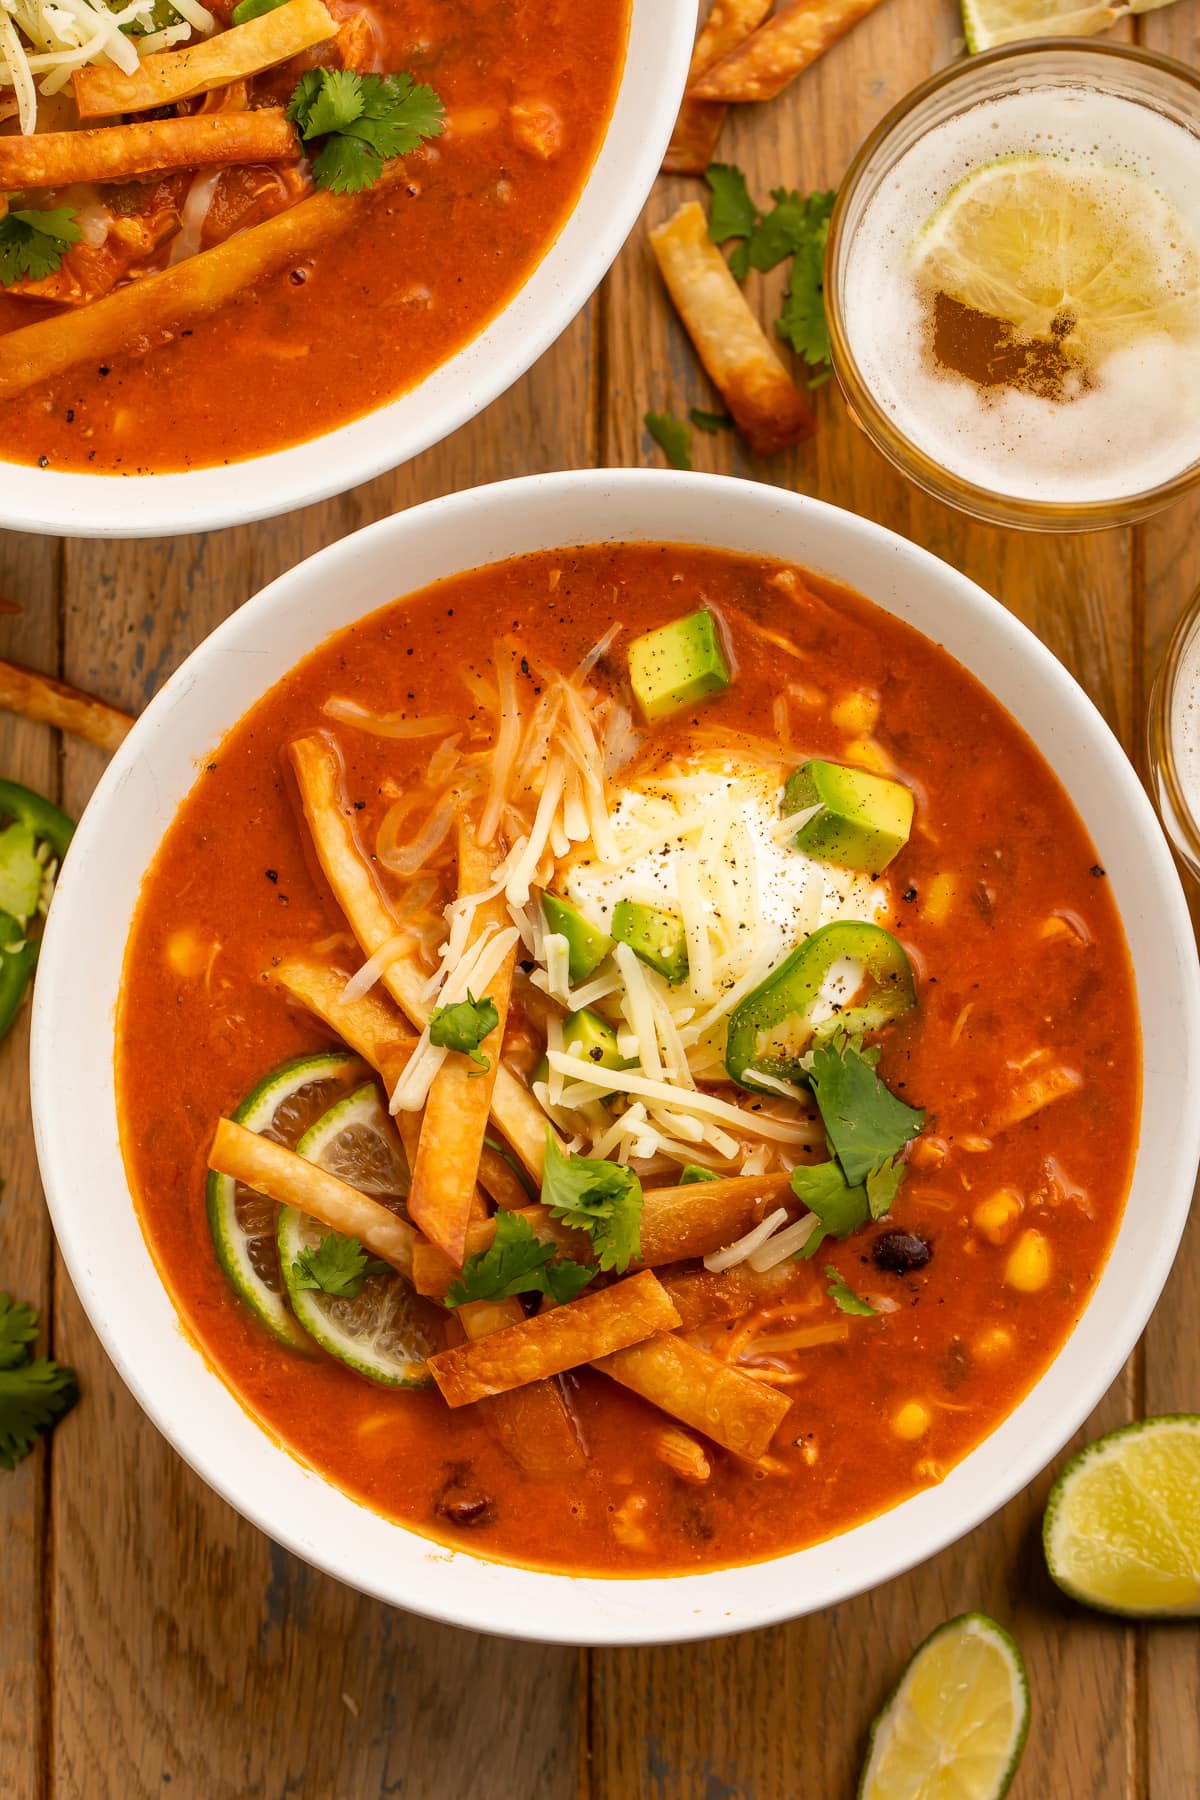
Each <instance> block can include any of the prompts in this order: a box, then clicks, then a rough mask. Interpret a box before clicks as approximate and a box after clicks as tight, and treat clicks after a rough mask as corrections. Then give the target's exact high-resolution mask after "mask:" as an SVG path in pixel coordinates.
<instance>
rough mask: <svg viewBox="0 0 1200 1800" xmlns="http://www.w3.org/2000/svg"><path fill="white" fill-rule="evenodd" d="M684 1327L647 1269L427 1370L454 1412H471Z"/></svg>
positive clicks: (435, 1361)
mask: <svg viewBox="0 0 1200 1800" xmlns="http://www.w3.org/2000/svg"><path fill="white" fill-rule="evenodd" d="M678 1323H679V1314H678V1313H677V1312H676V1311H675V1308H674V1307H673V1306H672V1305H671V1302H670V1300H669V1299H668V1298H667V1296H666V1293H665V1292H664V1290H663V1288H662V1286H661V1284H660V1283H659V1282H658V1281H657V1280H656V1278H655V1277H654V1276H653V1275H652V1274H651V1273H650V1271H649V1270H648V1269H644V1270H643V1271H642V1273H641V1274H640V1275H628V1276H626V1278H625V1279H624V1280H623V1281H618V1282H615V1283H614V1284H613V1286H612V1287H607V1288H602V1289H601V1290H600V1292H599V1293H591V1294H584V1295H583V1296H582V1297H581V1298H579V1299H577V1300H570V1301H568V1302H567V1304H566V1305H565V1306H555V1307H552V1308H551V1309H550V1310H549V1311H548V1312H540V1313H538V1314H537V1315H536V1317H534V1318H532V1319H526V1320H524V1321H523V1323H521V1324H520V1325H508V1326H506V1327H505V1328H504V1330H503V1331H496V1332H493V1333H491V1335H490V1336H488V1337H484V1338H479V1339H478V1340H477V1341H476V1342H475V1343H470V1344H460V1345H457V1346H456V1347H455V1348H454V1349H452V1350H440V1351H439V1352H438V1354H437V1355H436V1356H431V1357H430V1358H429V1362H428V1365H427V1366H428V1369H429V1372H430V1374H431V1375H432V1376H433V1378H434V1380H435V1381H436V1382H437V1384H438V1387H439V1388H440V1389H441V1391H442V1396H443V1398H444V1399H445V1401H446V1404H447V1405H448V1406H453V1407H458V1406H470V1405H471V1403H472V1402H473V1401H475V1400H482V1399H484V1398H485V1397H486V1396H487V1395H488V1394H502V1393H506V1392H507V1391H508V1390H509V1389H510V1388H518V1387H524V1386H526V1384H527V1383H529V1382H531V1381H540V1380H542V1379H544V1378H545V1377H546V1376H548V1375H561V1374H562V1373H563V1372H564V1371H565V1370H567V1369H576V1368H578V1367H579V1365H580V1364H581V1363H587V1362H594V1361H595V1359H596V1358H597V1357H598V1356H607V1355H609V1354H610V1353H611V1352H612V1351H614V1350H624V1349H626V1348H627V1347H628V1346H629V1345H630V1344H636V1343H638V1342H639V1340H640V1339H642V1338H646V1337H652V1336H653V1335H654V1334H655V1333H656V1332H661V1331H670V1330H672V1329H673V1328H674V1327H675V1326H676V1325H678Z"/></svg>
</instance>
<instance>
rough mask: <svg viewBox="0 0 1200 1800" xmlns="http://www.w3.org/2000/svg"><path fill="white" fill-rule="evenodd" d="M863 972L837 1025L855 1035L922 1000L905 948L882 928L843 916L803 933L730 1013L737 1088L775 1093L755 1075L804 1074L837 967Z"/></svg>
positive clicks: (730, 1062)
mask: <svg viewBox="0 0 1200 1800" xmlns="http://www.w3.org/2000/svg"><path fill="white" fill-rule="evenodd" d="M843 961H845V962H848V963H853V964H854V965H855V966H856V967H857V968H858V969H859V970H860V971H861V979H860V981H859V986H858V990H857V992H856V994H855V996H854V1004H853V1005H850V1006H844V1007H842V1008H841V1010H840V1011H839V1012H838V1013H836V1014H835V1015H834V1017H833V1018H832V1020H831V1021H830V1023H831V1025H836V1026H842V1027H844V1028H845V1029H846V1030H847V1031H849V1032H859V1031H878V1030H879V1028H880V1026H882V1025H888V1024H890V1023H891V1021H892V1020H893V1019H898V1018H899V1017H900V1015H901V1014H902V1013H906V1012H908V1011H909V1009H910V1008H911V1007H913V1006H915V1004H916V998H917V996H916V990H915V988H914V985H913V973H912V965H911V964H910V963H909V960H908V957H907V956H906V955H905V953H904V949H903V947H902V945H901V944H900V943H899V942H898V941H897V940H896V939H895V938H894V937H893V936H892V934H891V932H890V931H884V930H883V928H882V926H879V925H868V924H867V923H866V922H865V921H861V920H857V919H841V920H838V921H836V922H835V923H834V924H832V925H825V926H822V928H821V930H820V931H814V932H813V934H812V936H811V937H809V938H805V940H804V942H803V943H802V944H800V945H799V946H798V947H797V948H796V949H795V950H793V951H792V953H791V955H790V956H788V957H785V958H784V960H783V962H781V963H780V965H779V967H778V968H777V969H775V970H773V971H772V973H771V974H770V975H768V976H767V979H766V980H765V981H764V982H763V983H762V984H761V985H760V986H759V987H756V988H755V990H754V992H753V993H752V994H748V995H747V997H746V998H745V999H744V1000H743V1001H742V1003H741V1005H740V1006H738V1007H737V1008H736V1009H735V1010H734V1011H733V1012H732V1013H731V1014H730V1018H729V1030H728V1034H727V1036H726V1039H725V1067H726V1069H727V1070H728V1071H729V1074H730V1076H731V1077H732V1079H733V1080H734V1081H736V1082H737V1084H738V1086H739V1087H744V1088H750V1089H751V1090H753V1091H756V1092H759V1093H772V1092H774V1089H772V1088H771V1086H770V1084H769V1082H765V1081H761V1082H760V1081H756V1080H755V1079H754V1077H755V1074H756V1072H758V1071H761V1072H762V1073H763V1074H764V1075H768V1076H772V1077H774V1078H775V1079H776V1080H779V1081H800V1080H802V1079H803V1077H804V1069H803V1066H802V1061H801V1059H802V1058H803V1057H804V1055H805V1054H806V1052H807V1051H808V1050H809V1049H810V1048H811V1047H812V1042H813V1038H814V1037H815V1036H817V1035H818V1027H817V1025H816V1023H815V1019H814V1015H815V1014H816V1012H817V1007H818V1002H819V1001H820V999H821V995H822V989H823V987H824V985H825V983H826V982H827V980H828V979H829V976H830V974H831V972H832V971H833V968H834V965H835V964H836V963H839V962H843Z"/></svg>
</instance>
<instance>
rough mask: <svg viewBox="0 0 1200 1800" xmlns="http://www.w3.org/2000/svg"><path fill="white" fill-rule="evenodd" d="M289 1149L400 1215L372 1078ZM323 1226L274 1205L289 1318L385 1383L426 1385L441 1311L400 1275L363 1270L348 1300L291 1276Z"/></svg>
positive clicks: (400, 1183) (390, 1142) (397, 1156)
mask: <svg viewBox="0 0 1200 1800" xmlns="http://www.w3.org/2000/svg"><path fill="white" fill-rule="evenodd" d="M296 1149H297V1151H298V1152H299V1154H300V1155H301V1156H306V1157H308V1159H309V1161H310V1162H315V1163H318V1164H319V1165H320V1167H321V1168H323V1169H328V1170H329V1171H330V1173H331V1174H334V1175H340V1176H341V1178H342V1180H343V1181H348V1182H349V1183H350V1184H351V1186H352V1187H357V1188H358V1189H359V1190H360V1191H361V1192H363V1193H369V1194H371V1195H372V1196H373V1198H374V1199H376V1200H377V1201H378V1202H379V1203H380V1204H381V1205H383V1206H387V1207H389V1208H390V1210H391V1211H393V1212H398V1213H402V1212H403V1210H404V1208H403V1196H404V1195H405V1194H406V1193H407V1192H408V1169H407V1166H406V1164H405V1161H404V1151H403V1150H402V1148H401V1145H400V1140H399V1137H398V1135H397V1133H396V1128H395V1126H394V1125H393V1124H392V1121H391V1119H390V1118H389V1117H388V1114H387V1112H386V1111H385V1110H384V1107H383V1103H382V1101H381V1100H380V1097H379V1091H378V1089H377V1088H376V1087H375V1085H374V1083H369V1084H368V1085H367V1086H366V1087H361V1088H358V1089H357V1090H356V1091H355V1092H354V1093H352V1094H349V1095H347V1096H346V1098H345V1099H343V1100H339V1101H338V1102H337V1104H336V1105H334V1106H331V1107H330V1109H329V1111H328V1112H327V1113H325V1114H324V1116H323V1117H322V1118H320V1119H318V1120H317V1121H316V1123H315V1124H314V1125H313V1126H312V1127H311V1128H310V1129H309V1130H308V1131H307V1132H305V1134H304V1136H303V1137H302V1138H301V1139H300V1142H299V1143H298V1144H297V1145H296ZM326 1235H327V1233H326V1228H325V1226H323V1225H321V1224H319V1223H318V1222H317V1221H316V1220H315V1219H310V1218H308V1217H307V1215H306V1214H304V1213H302V1212H299V1211H298V1210H297V1209H296V1208H295V1207H294V1206H285V1207H281V1208H280V1212H279V1228H278V1245H279V1263H280V1266H281V1268H282V1270H283V1278H284V1281H285V1282H286V1284H287V1292H288V1299H289V1300H290V1301H291V1304H292V1311H293V1312H294V1313H295V1315H296V1318H297V1320H298V1321H299V1323H300V1324H301V1325H302V1326H303V1327H304V1329H305V1331H307V1332H308V1333H309V1335H310V1336H311V1337H313V1338H315V1339H316V1341H317V1343H318V1344H320V1346H321V1348H322V1349H323V1350H327V1351H328V1352H329V1354H330V1356H335V1357H336V1358H337V1359H338V1361H339V1362H344V1363H346V1364H347V1366H348V1367H349V1368H351V1369H354V1370H355V1371H356V1372H357V1373H358V1374H359V1375H365V1376H366V1377H367V1378H368V1380H370V1381H378V1382H382V1383H383V1385H384V1386H386V1387H427V1386H428V1384H429V1381H430V1379H431V1377H430V1376H429V1374H428V1373H427V1372H426V1369H425V1358H426V1357H427V1356H432V1355H433V1353H434V1351H435V1350H440V1349H441V1348H442V1347H443V1345H442V1334H441V1329H440V1321H441V1314H440V1313H439V1311H438V1309H437V1307H435V1306H433V1305H431V1304H430V1303H429V1302H428V1301H426V1300H422V1299H421V1298H420V1296H419V1295H417V1294H415V1293H414V1292H413V1290H412V1288H411V1287H410V1286H409V1285H408V1283H407V1281H405V1279H404V1277H403V1276H402V1275H397V1274H393V1273H388V1274H386V1275H368V1276H367V1279H366V1280H365V1281H364V1282H363V1285H362V1288H361V1290H360V1292H359V1293H358V1294H356V1295H355V1296H354V1298H353V1299H347V1298H344V1297H338V1296H335V1295H332V1294H326V1293H322V1292H321V1290H320V1289H319V1288H304V1287H301V1286H299V1284H298V1282H297V1279H296V1267H295V1265H296V1260H297V1258H298V1257H299V1255H300V1252H301V1250H303V1249H306V1248H308V1247H310V1246H311V1247H313V1248H315V1247H316V1246H317V1245H318V1244H319V1243H320V1242H321V1239H322V1238H323V1237H325V1236H326Z"/></svg>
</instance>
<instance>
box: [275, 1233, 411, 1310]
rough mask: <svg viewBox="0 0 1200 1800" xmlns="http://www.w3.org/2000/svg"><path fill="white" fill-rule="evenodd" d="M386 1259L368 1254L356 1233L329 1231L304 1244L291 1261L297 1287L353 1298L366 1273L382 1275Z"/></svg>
mask: <svg viewBox="0 0 1200 1800" xmlns="http://www.w3.org/2000/svg"><path fill="white" fill-rule="evenodd" d="M390 1267H391V1265H390V1264H389V1263H385V1262H380V1260H379V1258H378V1257H377V1256H368V1255H367V1253H366V1251H365V1250H364V1249H363V1247H362V1245H361V1244H360V1243H359V1241H358V1239H357V1238H356V1237H343V1236H342V1234H341V1232H340V1231H331V1232H329V1233H328V1234H327V1235H326V1236H325V1237H323V1238H322V1239H321V1242H320V1243H319V1244H306V1245H305V1246H304V1248H303V1249H302V1250H301V1251H300V1254H299V1255H298V1256H297V1257H296V1259H295V1261H294V1262H293V1263H292V1280H293V1281H294V1282H295V1284H296V1286H297V1287H298V1288H312V1289H315V1290H319V1292H321V1293H322V1294H328V1295H329V1296H330V1297H331V1298H332V1299H334V1300H357V1299H358V1296H359V1295H360V1294H361V1293H362V1290H363V1282H364V1281H365V1280H366V1279H367V1276H368V1275H386V1274H387V1273H388V1271H389V1269H390Z"/></svg>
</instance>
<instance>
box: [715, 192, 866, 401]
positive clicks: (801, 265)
mask: <svg viewBox="0 0 1200 1800" xmlns="http://www.w3.org/2000/svg"><path fill="white" fill-rule="evenodd" d="M705 179H706V180H707V182H708V185H709V188H710V189H711V190H712V197H713V198H712V210H711V213H710V215H709V221H708V235H709V237H710V238H712V240H713V242H714V243H715V244H724V243H728V242H729V240H730V239H736V240H737V243H736V245H735V248H734V250H733V253H732V255H731V256H730V258H729V268H730V272H731V273H732V274H733V275H734V276H735V277H736V278H737V280H738V281H744V280H745V278H746V276H747V274H748V273H749V271H750V270H751V269H757V270H758V271H759V272H760V273H762V274H765V273H766V272H767V271H768V270H770V269H773V268H775V267H776V265H777V264H778V263H781V262H785V261H786V260H787V259H788V258H789V257H790V258H791V267H790V269H789V271H788V282H787V291H786V294H785V296H784V302H783V310H782V312H781V313H780V315H779V317H778V319H777V320H776V321H775V329H776V331H777V332H778V334H779V336H780V337H781V338H783V340H784V342H785V343H787V344H790V345H791V347H792V349H793V350H794V351H795V352H796V354H797V356H801V357H803V359H804V361H805V362H806V363H807V364H808V365H809V367H810V369H811V370H812V372H813V373H812V377H811V379H810V381H809V386H810V387H819V386H820V385H821V383H822V382H825V381H828V379H829V377H830V375H831V374H832V365H831V363H830V359H829V331H828V328H827V325H826V320H825V295H824V264H825V240H826V239H827V237H828V236H829V220H830V216H831V214H832V212H833V202H834V198H835V196H834V192H833V190H832V189H831V188H829V189H825V190H823V191H821V192H818V193H813V194H809V195H807V196H805V197H802V196H801V195H800V194H799V193H798V192H797V191H796V189H795V188H772V189H771V199H772V201H773V203H774V204H773V205H772V206H771V207H770V209H769V210H768V211H766V212H761V211H760V210H759V208H758V206H757V205H756V204H755V202H754V200H753V198H752V197H751V194H750V191H749V189H748V187H747V185H746V177H745V176H744V175H743V173H742V171H741V170H740V169H739V168H737V167H736V165H735V164H733V163H713V164H711V165H710V167H709V169H708V171H707V174H706V176H705Z"/></svg>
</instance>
